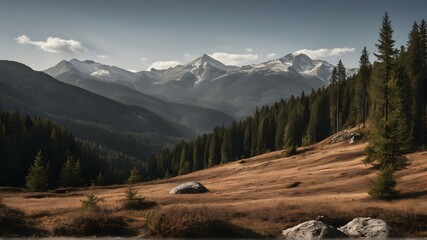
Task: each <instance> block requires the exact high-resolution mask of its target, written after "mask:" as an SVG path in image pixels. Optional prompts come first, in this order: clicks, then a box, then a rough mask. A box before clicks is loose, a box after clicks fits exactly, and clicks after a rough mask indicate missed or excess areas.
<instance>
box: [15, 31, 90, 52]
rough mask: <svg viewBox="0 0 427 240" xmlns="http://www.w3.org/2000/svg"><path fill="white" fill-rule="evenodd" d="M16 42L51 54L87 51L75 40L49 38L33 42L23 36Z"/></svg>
mask: <svg viewBox="0 0 427 240" xmlns="http://www.w3.org/2000/svg"><path fill="white" fill-rule="evenodd" d="M15 40H16V42H17V43H19V44H24V45H25V44H30V45H33V46H36V47H39V48H40V49H42V50H44V51H46V52H51V53H76V52H85V51H87V49H86V48H85V47H84V46H83V44H82V43H81V42H79V41H76V40H73V39H68V40H67V39H61V38H57V37H48V38H47V39H46V41H31V39H30V38H29V37H27V36H25V35H21V36H19V37H17V38H15Z"/></svg>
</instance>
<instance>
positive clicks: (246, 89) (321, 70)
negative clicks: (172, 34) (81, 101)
mask: <svg viewBox="0 0 427 240" xmlns="http://www.w3.org/2000/svg"><path fill="white" fill-rule="evenodd" d="M333 67H334V66H333V65H332V64H330V63H328V62H326V61H322V60H313V59H311V58H309V57H308V56H307V55H305V54H297V55H296V54H288V55H286V56H284V57H282V58H278V59H274V60H270V61H267V62H264V63H260V64H252V65H247V66H242V67H236V66H226V65H224V64H223V63H221V62H219V61H217V60H215V59H213V58H212V57H210V56H208V55H203V56H201V57H199V58H197V59H195V60H194V61H192V62H190V63H188V64H185V65H178V66H176V67H173V68H169V69H166V70H157V69H151V71H141V72H137V73H132V72H129V71H126V70H124V69H120V68H117V67H114V66H108V65H103V64H100V63H96V62H93V61H90V60H86V61H79V60H76V59H72V60H70V61H69V62H67V61H62V62H60V63H59V64H58V65H56V66H54V67H52V68H50V69H47V70H45V72H46V73H47V74H49V75H51V76H53V77H55V78H57V79H58V80H61V81H64V82H67V83H70V84H73V85H76V86H79V87H82V88H84V89H87V90H89V91H92V92H95V93H97V94H100V95H103V96H106V97H109V98H111V99H114V100H116V101H119V102H122V103H126V104H132V105H138V106H142V107H145V108H147V109H149V110H151V111H153V112H156V113H158V114H159V115H161V116H163V117H167V118H171V119H175V120H176V119H178V120H179V119H180V121H178V122H180V123H181V124H184V125H185V126H188V125H193V123H194V122H199V121H198V119H199V118H200V116H201V114H199V113H197V114H196V115H197V117H195V119H192V118H191V117H188V116H187V118H184V117H183V116H182V114H181V113H180V110H177V111H178V113H176V114H175V115H174V116H172V117H171V116H170V114H166V113H165V111H163V112H162V111H160V110H158V111H156V110H155V109H157V107H155V104H153V107H152V108H150V107H149V106H148V105H147V104H144V103H143V102H144V101H140V100H142V99H146V98H148V96H147V95H151V96H154V97H156V98H161V99H163V100H164V101H163V103H162V104H165V103H166V104H170V102H174V103H181V104H186V105H193V106H199V107H205V108H213V109H216V110H219V111H221V112H224V113H227V114H229V115H231V116H233V117H235V118H241V117H245V116H248V115H250V114H251V113H252V112H253V111H254V110H255V108H256V107H257V106H263V105H268V104H272V103H273V102H275V101H278V100H280V99H286V98H289V97H290V96H291V95H299V94H300V93H301V92H302V91H305V92H307V93H308V92H311V90H312V89H318V88H320V87H322V86H327V85H328V84H329V78H330V76H331V72H332V69H333ZM355 72H356V69H348V70H347V74H348V75H352V74H354V73H355ZM93 80H98V82H94V81H93ZM89 82H90V83H89ZM100 82H103V83H110V84H109V85H108V86H107V85H105V84H103V86H102V87H101V86H98V85H100V84H101V83H100ZM117 84H119V85H122V86H125V87H126V88H127V89H126V90H125V89H123V88H121V89H120V90H114V91H112V90H111V88H113V89H119V88H118V87H117ZM102 89H103V90H102ZM106 89H110V90H106ZM131 89H132V90H136V91H138V92H140V93H144V94H145V95H141V96H139V97H136V96H135V95H137V93H135V92H132V93H131V92H130V90H131ZM117 91H119V92H120V93H117ZM115 94H117V95H120V96H115ZM130 95H132V97H129V96H130ZM139 98H141V99H139ZM165 101H166V102H165ZM168 102H169V103H168ZM135 103H139V104H135ZM141 104H142V105H141ZM151 104H152V103H150V104H149V105H151ZM186 107H188V106H186ZM175 109H180V108H179V107H175ZM194 111H195V109H193V110H191V112H194ZM204 111H210V113H211V114H213V115H214V113H213V112H212V110H206V109H205V110H204ZM184 112H186V113H188V111H184ZM215 114H218V113H215ZM202 115H203V114H202ZM213 115H210V116H211V117H214V116H213ZM211 117H205V115H203V117H202V118H204V119H210V118H211ZM189 119H190V120H189ZM221 121H223V120H222V119H221V120H220V121H218V122H221ZM186 122H188V123H191V124H186ZM213 124H216V123H213ZM211 126H212V124H210V123H209V124H207V125H206V126H199V127H198V130H199V131H203V130H205V129H209V128H211Z"/></svg>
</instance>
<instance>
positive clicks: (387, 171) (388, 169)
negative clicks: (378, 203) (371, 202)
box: [368, 164, 398, 200]
mask: <svg viewBox="0 0 427 240" xmlns="http://www.w3.org/2000/svg"><path fill="white" fill-rule="evenodd" d="M393 172H394V167H393V165H391V164H385V165H383V166H382V167H381V169H380V171H379V172H378V174H377V177H376V179H375V180H372V179H371V183H370V190H369V192H368V193H369V195H370V196H371V197H374V198H379V199H387V200H390V199H393V198H396V197H397V195H398V192H397V191H396V190H395V186H396V180H395V179H394V176H393Z"/></svg>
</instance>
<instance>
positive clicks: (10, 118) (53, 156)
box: [0, 111, 137, 188]
mask: <svg viewBox="0 0 427 240" xmlns="http://www.w3.org/2000/svg"><path fill="white" fill-rule="evenodd" d="M38 152H40V153H41V164H42V166H43V167H44V168H45V169H46V170H47V174H46V175H47V176H46V177H47V183H48V187H49V188H56V187H58V186H66V187H68V186H84V185H88V184H89V183H90V181H92V180H93V181H96V182H97V184H98V185H105V184H112V183H122V182H123V181H124V179H125V178H127V177H128V174H129V169H130V168H131V166H132V165H136V164H137V159H134V158H130V157H127V156H124V155H122V154H119V153H117V152H112V151H107V150H105V149H102V148H100V147H98V146H97V145H95V144H91V143H88V142H81V141H78V140H76V139H75V138H74V137H73V135H72V134H71V133H70V132H69V131H67V130H65V129H64V128H63V127H60V126H58V125H55V124H53V123H52V122H50V121H48V120H43V119H40V118H31V117H29V116H27V115H26V116H24V115H21V114H19V113H9V112H3V111H0V159H1V161H0V185H1V186H24V184H25V180H26V176H27V174H28V170H29V169H30V166H31V165H33V161H34V159H35V157H36V155H37V153H38ZM67 161H69V162H68V164H70V165H72V166H73V168H74V169H75V170H76V171H75V176H72V177H75V178H76V182H69V181H65V179H63V177H62V178H61V177H60V175H61V173H63V172H64V171H66V170H67V168H66V167H67V165H66V162H67Z"/></svg>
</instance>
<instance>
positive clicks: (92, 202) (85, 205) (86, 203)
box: [80, 184, 101, 210]
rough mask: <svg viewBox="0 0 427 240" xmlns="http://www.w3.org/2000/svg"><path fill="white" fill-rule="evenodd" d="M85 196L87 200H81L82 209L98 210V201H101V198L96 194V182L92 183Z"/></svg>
mask: <svg viewBox="0 0 427 240" xmlns="http://www.w3.org/2000/svg"><path fill="white" fill-rule="evenodd" d="M85 196H86V199H85V200H80V201H81V202H82V209H83V210H98V209H99V206H98V203H99V202H100V201H101V199H99V198H98V197H97V196H96V194H95V189H94V184H92V185H91V187H90V188H89V192H88V193H85Z"/></svg>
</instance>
